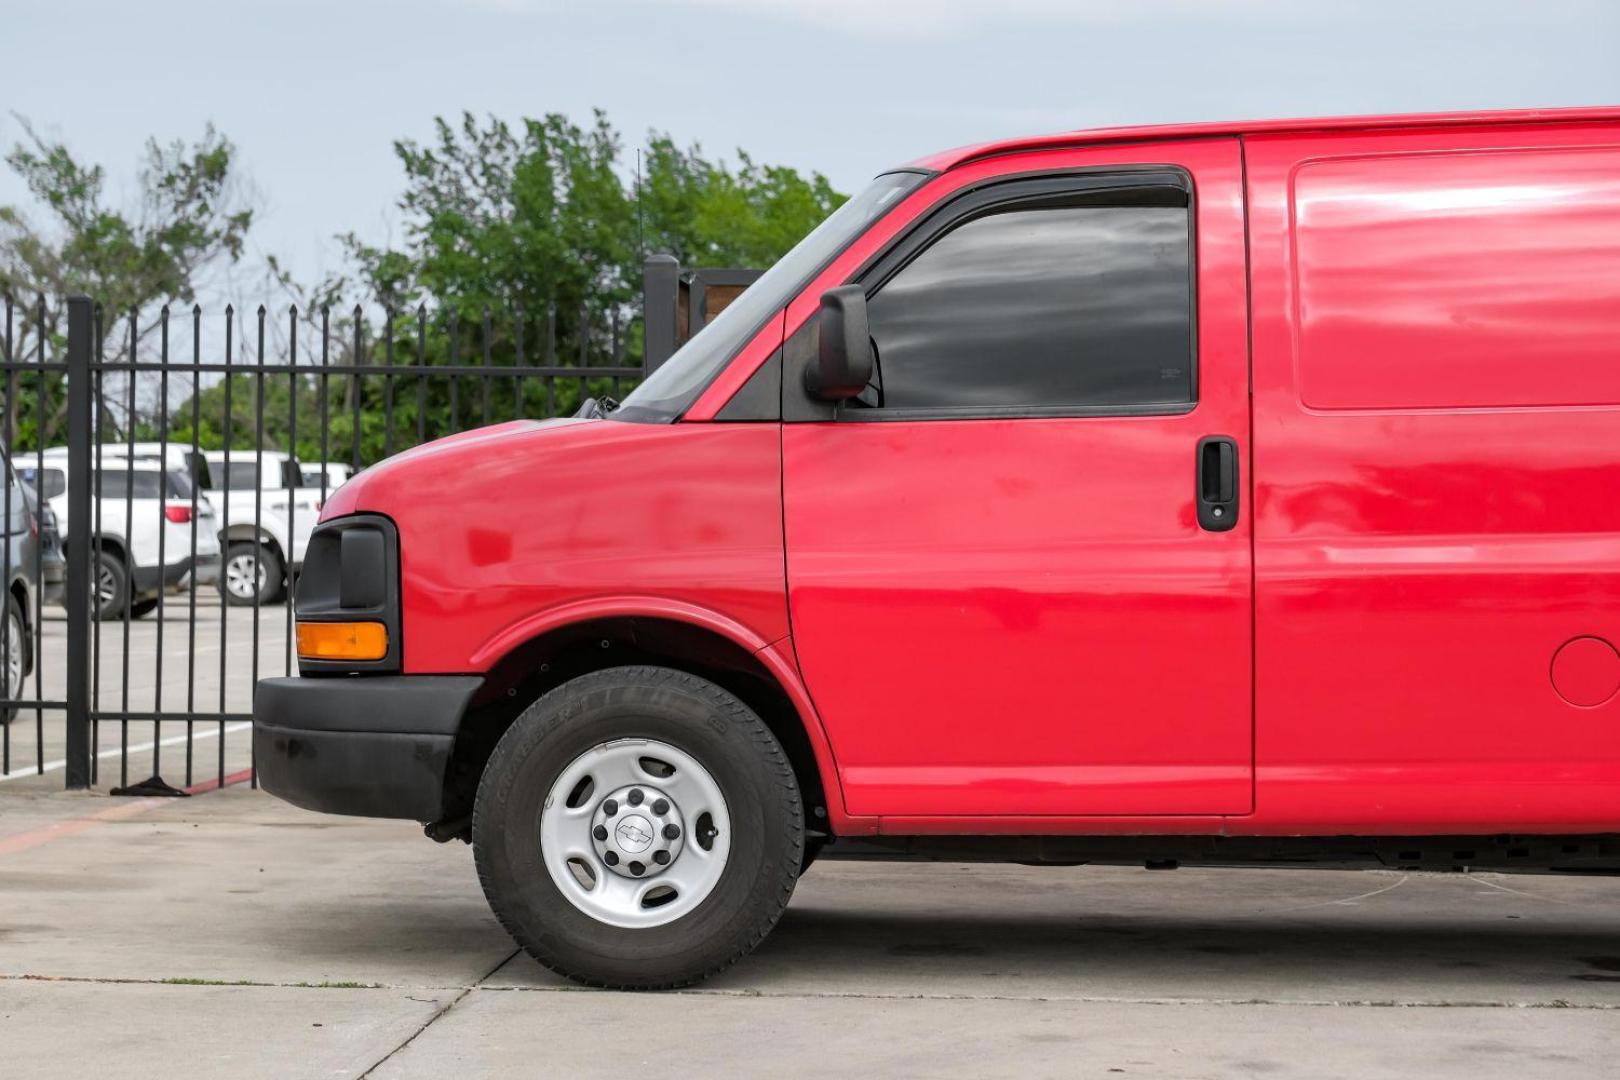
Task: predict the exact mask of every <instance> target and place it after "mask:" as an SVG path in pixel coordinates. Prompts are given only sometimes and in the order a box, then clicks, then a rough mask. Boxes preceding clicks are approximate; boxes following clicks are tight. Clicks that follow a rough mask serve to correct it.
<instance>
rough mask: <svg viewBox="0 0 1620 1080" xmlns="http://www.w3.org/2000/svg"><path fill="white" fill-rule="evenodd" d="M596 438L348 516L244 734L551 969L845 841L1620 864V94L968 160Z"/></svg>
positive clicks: (682, 359) (1158, 858)
mask: <svg viewBox="0 0 1620 1080" xmlns="http://www.w3.org/2000/svg"><path fill="white" fill-rule="evenodd" d="M595 413H596V415H595V416H594V418H593V417H592V416H584V417H580V418H572V419H566V420H552V421H547V422H543V423H541V422H515V423H508V424H503V425H499V426H496V427H490V428H485V429H483V430H479V431H473V432H468V433H464V434H461V435H457V436H453V437H450V438H447V439H442V440H440V441H438V442H436V443H432V444H430V445H427V446H422V447H418V448H416V449H413V450H411V451H410V452H408V453H406V454H402V455H400V456H398V457H396V458H392V459H390V460H388V461H384V462H382V463H380V464H378V465H374V466H372V467H371V468H369V469H367V470H366V471H365V472H364V473H363V474H361V475H360V476H358V477H356V478H355V479H354V480H352V481H350V482H349V483H348V484H346V485H344V486H343V488H342V489H340V490H339V491H338V492H337V493H336V494H334V495H333V496H332V497H331V499H330V500H329V501H328V502H327V504H326V507H325V510H324V513H323V516H322V522H321V524H320V526H319V527H318V528H317V529H316V531H315V534H314V536H313V538H312V539H311V541H310V548H309V556H308V558H307V560H306V563H305V566H304V575H303V578H302V580H301V581H300V583H299V589H298V597H297V620H298V622H297V640H298V652H299V658H300V671H301V675H300V676H299V677H296V678H288V679H271V680H267V681H265V682H261V683H260V684H259V687H258V692H257V696H256V698H255V703H254V708H255V725H256V726H255V735H254V747H255V751H256V762H257V765H258V769H259V780H260V783H261V784H262V785H263V786H264V787H265V788H266V789H268V790H269V791H271V792H274V793H276V794H278V795H281V796H282V797H284V798H286V799H289V800H291V801H292V802H295V803H297V804H299V805H301V806H306V807H310V808H313V809H317V810H326V811H331V812H337V813H354V814H367V815H376V816H394V817H400V818H410V819H415V820H418V821H423V822H426V823H428V828H427V831H428V834H429V835H430V836H432V837H434V838H437V839H449V838H452V837H460V838H463V839H468V840H470V841H471V843H472V846H473V853H474V855H475V858H476V861H477V865H478V872H479V878H480V880H481V882H482V883H483V886H484V888H485V891H486V893H487V895H488V897H489V900H490V902H491V904H492V906H493V907H494V909H495V912H496V913H497V915H498V916H499V917H500V921H501V922H502V924H503V925H504V926H506V927H507V929H508V930H510V931H511V932H512V934H513V935H514V937H515V938H516V939H517V940H518V941H519V942H520V943H521V944H522V946H523V947H524V948H525V949H527V950H528V951H529V952H530V953H531V954H532V955H533V956H535V957H536V958H537V959H539V960H540V961H541V962H542V963H545V964H547V965H549V966H550V967H552V968H553V969H554V970H556V971H558V972H561V973H563V974H564V975H567V976H570V977H572V978H574V979H577V980H580V981H582V982H587V983H592V984H597V985H608V986H619V987H670V986H677V985H681V984H683V983H687V982H691V981H693V980H695V979H700V978H702V977H704V976H706V975H708V974H711V973H713V972H716V971H719V970H721V969H722V968H724V967H726V966H727V965H728V964H730V963H732V962H733V961H735V960H736V959H738V958H739V957H740V956H742V955H743V954H745V953H746V952H747V951H748V950H749V949H750V948H752V947H753V945H754V944H755V943H756V942H758V941H759V940H760V939H761V938H762V937H763V936H764V935H765V934H766V933H767V932H768V931H769V930H770V928H771V926H772V925H773V924H774V923H775V922H776V920H777V918H778V916H780V914H781V913H782V910H783V908H784V907H785V906H786V904H787V902H788V898H789V896H790V895H791V894H792V891H793V888H794V883H795V880H796V878H797V877H798V875H799V873H800V871H801V870H802V868H803V867H805V866H806V865H808V863H809V861H810V860H811V859H812V858H814V857H816V856H817V855H818V853H819V854H820V855H821V856H822V857H827V856H834V855H844V856H857V855H858V856H864V857H872V856H878V857H890V858H923V859H928V858H934V859H951V860H957V859H971V860H1006V861H1018V862H1033V863H1054V864H1061V865H1073V864H1077V863H1084V862H1123V863H1131V862H1134V863H1136V864H1138V865H1141V864H1144V863H1145V864H1147V865H1149V866H1156V867H1164V868H1172V867H1175V866H1177V865H1180V864H1182V863H1187V862H1201V863H1215V864H1231V863H1253V864H1260V865H1268V864H1269V865H1276V864H1282V865H1288V866H1299V865H1302V864H1305V863H1317V864H1320V865H1332V866H1340V865H1345V864H1362V865H1372V866H1386V867H1402V868H1415V869H1443V870H1450V869H1459V868H1488V869H1495V870H1510V871H1511V870H1537V871H1586V872H1605V873H1616V872H1620V838H1617V834H1620V652H1617V651H1616V645H1617V644H1620V558H1617V554H1616V553H1617V552H1620V498H1616V497H1615V496H1616V494H1617V493H1620V109H1592V110H1549V111H1539V112H1529V113H1471V114H1459V115H1455V116H1418V117H1396V118H1365V117H1363V118H1354V119H1336V120H1321V121H1290V122H1271V123H1260V124H1205V125H1191V126H1167V127H1150V128H1131V129H1122V130H1113V131H1100V132H1081V133H1070V134H1064V135H1057V136H1052V137H1046V138H1032V139H1018V140H1009V141H1004V142H998V143H992V144H988V145H984V146H978V147H971V148H968V149H965V150H956V151H950V152H946V153H942V154H937V155H934V156H932V157H928V158H925V159H923V160H921V161H919V162H916V163H914V164H912V165H908V166H906V167H904V168H901V169H897V170H895V171H893V172H889V173H885V174H884V175H882V176H880V177H878V178H877V179H876V180H875V181H874V182H873V183H872V184H871V186H869V187H868V188H867V189H866V190H865V191H864V192H862V193H860V194H858V195H856V196H855V197H853V198H852V199H850V200H849V201H848V202H847V203H845V204H844V205H843V207H842V208H840V209H839V210H838V211H836V212H835V213H834V214H833V215H832V216H831V217H830V218H828V220H827V221H826V222H825V223H823V224H822V225H821V226H820V227H819V228H817V229H816V230H815V231H814V232H812V233H811V234H810V235H809V236H808V237H807V238H805V240H804V241H803V242H801V243H800V244H799V245H798V246H797V247H795V248H794V249H793V250H792V251H791V252H790V253H789V254H788V255H786V256H785V257H784V258H783V259H782V260H781V261H780V262H778V263H777V264H776V265H775V266H774V267H773V268H771V270H770V271H769V272H767V273H766V274H765V275H764V276H763V277H761V278H760V279H759V280H758V281H757V282H756V283H755V284H753V285H752V286H751V287H749V288H748V289H747V290H746V291H745V292H743V293H742V295H741V296H740V297H738V299H737V300H736V301H734V302H733V303H732V304H731V305H730V306H728V307H727V308H726V309H725V310H724V311H723V312H722V313H721V314H720V315H719V316H717V317H716V318H715V319H714V320H713V321H711V322H709V323H708V324H707V325H706V326H704V327H703V329H702V330H701V332H699V333H698V334H696V335H695V336H694V337H693V338H692V339H691V340H690V341H689V342H688V343H687V344H686V345H685V346H684V347H683V348H682V349H681V350H680V351H679V352H677V353H676V354H675V356H674V357H672V358H671V359H670V360H668V361H667V362H666V363H665V364H664V365H663V366H661V367H660V368H658V369H657V370H656V371H655V372H654V373H652V374H651V375H650V376H649V377H648V378H646V379H645V380H643V381H642V382H641V384H640V385H639V387H638V388H637V389H636V390H635V391H634V392H633V393H631V394H630V395H629V397H628V398H627V399H626V400H625V401H624V403H623V404H622V405H621V406H619V407H618V408H616V409H612V410H611V411H609V412H607V414H606V415H605V416H604V415H601V410H596V411H595ZM540 477H543V478H544V482H543V483H542V482H539V480H538V479H537V478H540ZM333 676H343V677H341V678H336V677H333Z"/></svg>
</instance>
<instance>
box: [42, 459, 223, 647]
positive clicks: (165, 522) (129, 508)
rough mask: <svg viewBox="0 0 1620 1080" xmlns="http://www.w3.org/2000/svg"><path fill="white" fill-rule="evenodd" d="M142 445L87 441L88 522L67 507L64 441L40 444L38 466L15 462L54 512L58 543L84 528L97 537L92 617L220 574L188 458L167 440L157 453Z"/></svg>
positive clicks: (204, 502)
mask: <svg viewBox="0 0 1620 1080" xmlns="http://www.w3.org/2000/svg"><path fill="white" fill-rule="evenodd" d="M142 445H143V444H136V447H135V448H134V451H133V453H132V452H131V448H130V447H129V446H128V445H126V444H104V445H102V446H100V447H99V448H97V447H92V448H91V458H90V464H91V475H93V476H96V477H97V478H98V481H99V482H98V483H97V484H96V496H97V498H96V499H95V500H94V501H92V503H91V504H90V505H91V509H90V528H89V529H88V530H84V529H81V528H79V526H78V523H77V522H75V521H73V520H72V519H71V518H70V517H69V515H68V499H67V458H68V451H67V447H65V446H57V447H51V448H50V449H47V450H46V451H45V453H44V455H43V458H44V461H43V467H42V466H41V465H40V463H39V462H37V461H27V462H24V463H20V464H21V467H20V468H18V470H17V472H18V475H20V476H21V477H22V478H23V480H24V482H26V483H27V484H29V485H30V486H32V487H33V488H34V490H35V491H37V492H39V494H40V497H41V498H42V499H44V500H45V502H46V503H47V504H48V505H49V506H50V508H51V512H52V513H54V514H55V515H56V520H57V527H58V529H59V530H60V532H61V534H62V544H63V547H64V548H65V547H70V546H71V545H73V544H74V543H77V542H78V540H79V538H80V537H81V536H85V535H89V536H92V537H93V539H94V540H95V541H96V555H95V564H96V565H95V575H96V580H95V586H96V587H95V600H96V606H95V611H96V617H97V618H99V619H116V618H121V617H122V616H123V615H124V613H125V611H128V613H129V614H130V615H132V616H133V617H135V618H137V619H138V618H140V617H141V616H143V615H145V614H147V613H148V612H150V611H151V610H152V609H154V608H156V607H157V604H158V601H157V598H158V595H159V594H160V593H162V592H163V591H165V590H167V589H178V588H181V587H185V586H189V585H191V584H194V583H206V582H212V581H215V580H217V579H218V577H219V533H218V526H217V525H216V524H215V523H214V508H213V506H212V504H210V502H209V500H208V497H207V496H205V495H204V494H202V492H200V491H198V490H196V488H195V485H194V484H193V481H192V476H193V472H194V468H193V466H192V465H191V464H190V463H189V462H188V461H187V458H186V454H185V453H184V452H182V451H177V450H175V449H174V448H170V452H169V453H168V454H167V455H166V456H160V455H159V454H157V453H155V452H152V453H143V452H142V450H141V447H142ZM152 445H153V446H154V447H155V446H156V445H157V444H155V443H154V444H152ZM98 457H99V461H98ZM193 514H195V516H193ZM194 538H195V539H194ZM194 542H195V545H196V546H195V549H193V546H192V545H193V543H194Z"/></svg>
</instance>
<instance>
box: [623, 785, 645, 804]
mask: <svg viewBox="0 0 1620 1080" xmlns="http://www.w3.org/2000/svg"><path fill="white" fill-rule="evenodd" d="M646 797H647V796H645V795H643V794H642V793H641V789H640V788H638V787H633V788H631V789H630V794H629V795H627V796H626V797H625V798H626V801H628V802H629V803H630V805H631V806H640V805H641V800H642V799H645V798H646Z"/></svg>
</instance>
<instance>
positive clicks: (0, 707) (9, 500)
mask: <svg viewBox="0 0 1620 1080" xmlns="http://www.w3.org/2000/svg"><path fill="white" fill-rule="evenodd" d="M0 469H4V471H5V479H6V488H5V490H4V492H3V493H0V530H3V534H4V541H5V549H6V552H5V567H6V595H5V599H4V609H3V612H0V703H3V704H0V724H9V723H11V721H12V718H13V717H15V716H16V715H17V712H18V710H19V708H20V706H19V705H17V704H16V703H15V702H16V699H17V698H19V697H21V696H22V692H23V680H24V679H25V678H27V676H28V675H30V674H31V673H32V672H33V670H34V663H35V660H36V657H37V656H38V653H39V646H38V642H39V627H38V626H37V625H35V623H34V607H35V604H34V597H35V594H36V592H37V591H38V590H39V588H40V568H41V563H42V558H41V552H40V550H39V546H40V528H39V516H38V514H37V512H36V509H35V507H36V504H35V501H34V498H33V493H32V492H31V491H29V490H28V487H27V485H25V484H23V483H22V482H21V481H20V480H19V479H18V477H17V473H16V471H15V470H13V469H12V467H11V459H10V458H9V456H8V455H7V454H6V453H5V451H4V450H0Z"/></svg>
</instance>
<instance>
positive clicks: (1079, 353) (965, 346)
mask: <svg viewBox="0 0 1620 1080" xmlns="http://www.w3.org/2000/svg"><path fill="white" fill-rule="evenodd" d="M1166 204H1169V205H1166ZM1191 271H1192V266H1191V215H1190V208H1189V206H1188V205H1187V197H1186V195H1185V193H1183V192H1179V191H1174V190H1169V189H1154V190H1144V191H1141V192H1112V193H1109V194H1108V195H1107V196H1106V201H1099V197H1098V196H1095V195H1094V196H1089V197H1086V198H1081V199H1075V200H1070V201H1065V202H1057V203H1054V202H1051V201H1047V202H1045V203H1043V204H1042V205H1040V206H1038V207H1037V206H1028V205H1025V206H1018V205H1014V206H1011V207H1008V208H1006V209H1003V210H1000V211H992V212H990V213H988V214H985V215H983V216H980V217H976V218H973V219H970V220H968V221H966V222H965V223H963V224H961V225H958V226H956V227H955V228H953V229H951V230H950V231H949V232H947V233H945V234H944V235H942V236H941V237H939V239H937V240H935V241H934V242H933V243H932V244H930V245H929V246H928V247H927V248H925V249H924V250H923V251H922V252H921V253H920V254H919V255H918V256H916V257H915V258H914V259H912V260H911V262H909V263H908V264H907V265H905V266H904V267H903V268H902V269H901V270H900V271H899V272H898V273H897V274H896V275H895V276H894V277H893V278H891V279H890V280H889V281H888V282H887V283H885V284H884V285H883V286H882V287H881V288H879V290H878V291H877V292H876V293H875V294H874V295H873V296H872V297H871V299H870V301H869V304H868V312H869V317H870V320H871V329H872V339H873V341H874V342H876V344H877V350H878V365H879V369H880V370H879V373H878V380H877V381H879V382H880V387H879V388H880V389H881V399H880V400H881V404H882V407H883V408H886V409H913V408H921V409H1007V410H1024V409H1042V408H1045V409H1059V410H1061V409H1063V408H1075V407H1080V408H1084V407H1090V406H1122V405H1160V404H1164V405H1173V404H1177V403H1186V402H1190V401H1192V400H1193V302H1192V281H1191ZM869 403H870V404H876V403H877V402H875V401H873V402H869Z"/></svg>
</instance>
